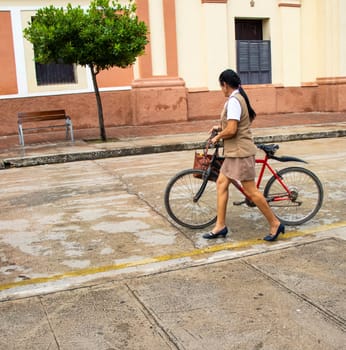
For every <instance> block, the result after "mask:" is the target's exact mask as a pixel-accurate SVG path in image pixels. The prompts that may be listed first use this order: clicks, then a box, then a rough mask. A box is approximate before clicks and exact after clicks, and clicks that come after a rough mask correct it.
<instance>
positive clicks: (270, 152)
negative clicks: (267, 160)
mask: <svg viewBox="0 0 346 350" xmlns="http://www.w3.org/2000/svg"><path fill="white" fill-rule="evenodd" d="M257 148H259V149H261V150H262V151H263V152H265V153H266V154H267V156H268V157H271V156H273V155H274V154H275V152H276V151H277V150H278V149H279V145H276V144H274V143H272V144H270V145H264V144H260V145H257Z"/></svg>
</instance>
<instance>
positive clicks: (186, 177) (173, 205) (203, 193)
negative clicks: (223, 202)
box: [164, 169, 216, 229]
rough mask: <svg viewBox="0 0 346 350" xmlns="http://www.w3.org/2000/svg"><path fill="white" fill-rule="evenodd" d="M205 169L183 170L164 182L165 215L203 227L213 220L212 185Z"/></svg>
mask: <svg viewBox="0 0 346 350" xmlns="http://www.w3.org/2000/svg"><path fill="white" fill-rule="evenodd" d="M204 177H205V172H204V171H203V170H198V169H187V170H183V171H181V172H180V173H178V174H177V175H175V176H174V177H173V178H172V179H171V180H170V181H169V183H168V184H167V187H166V190H165V195H164V201H165V206H166V210H167V213H168V215H169V216H170V217H171V218H172V219H173V220H174V221H175V222H177V223H178V224H179V225H181V226H184V227H187V228H191V229H201V228H205V227H207V226H209V225H211V224H213V223H214V222H215V221H216V185H215V182H213V181H206V180H204Z"/></svg>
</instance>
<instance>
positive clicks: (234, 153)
mask: <svg viewBox="0 0 346 350" xmlns="http://www.w3.org/2000/svg"><path fill="white" fill-rule="evenodd" d="M219 82H220V86H221V89H222V91H223V93H224V95H225V96H226V97H228V100H227V102H226V104H225V106H224V109H223V111H222V114H221V125H220V126H214V127H213V128H212V129H211V132H212V131H218V134H217V135H216V136H215V137H214V138H212V140H211V142H212V143H217V142H218V141H219V140H220V139H222V140H223V143H224V156H225V160H224V162H223V165H222V167H221V169H220V174H219V177H218V179H217V182H216V186H217V220H216V223H215V226H214V228H213V229H212V231H211V232H209V233H206V234H204V235H203V238H206V239H214V238H218V237H225V236H226V235H227V233H228V228H227V226H226V209H227V203H228V195H229V190H228V189H229V185H230V183H231V179H235V180H238V181H240V182H241V184H242V186H243V188H244V190H245V193H246V195H247V196H248V197H249V198H250V199H251V200H252V201H253V202H254V203H255V204H256V206H257V208H258V209H259V210H260V211H261V212H262V214H263V215H264V216H265V218H266V219H267V221H268V223H269V234H267V235H266V236H265V237H264V238H263V239H264V240H266V241H275V240H276V239H277V237H278V236H279V234H280V233H285V227H284V225H282V224H281V223H280V221H279V220H278V219H277V218H276V216H275V215H274V213H273V212H272V210H271V208H270V206H269V205H268V203H267V201H266V199H265V198H264V196H263V194H262V193H261V192H260V191H259V190H258V189H257V187H256V183H255V176H256V173H255V154H256V150H257V148H256V146H255V144H254V142H253V139H252V135H251V131H250V125H251V122H252V121H253V120H254V118H255V117H256V113H255V111H254V110H253V109H252V107H251V105H250V101H249V99H248V96H247V95H246V93H245V91H244V90H243V88H242V87H241V82H240V78H239V76H238V74H237V73H236V72H234V71H233V70H231V69H227V70H225V71H223V72H222V73H221V75H220V77H219Z"/></svg>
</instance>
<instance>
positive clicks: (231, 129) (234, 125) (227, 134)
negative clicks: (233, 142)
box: [211, 119, 238, 143]
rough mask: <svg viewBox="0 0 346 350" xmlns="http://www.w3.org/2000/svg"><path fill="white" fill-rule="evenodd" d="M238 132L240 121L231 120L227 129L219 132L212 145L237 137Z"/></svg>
mask: <svg viewBox="0 0 346 350" xmlns="http://www.w3.org/2000/svg"><path fill="white" fill-rule="evenodd" d="M237 130H238V120H235V119H230V120H228V121H227V125H226V127H225V129H223V130H222V131H221V132H219V133H218V134H217V135H216V136H215V137H214V138H212V140H211V142H212V143H217V142H218V141H220V139H224V140H225V139H230V138H232V137H234V136H235V134H236V133H237Z"/></svg>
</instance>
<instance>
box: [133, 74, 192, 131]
mask: <svg viewBox="0 0 346 350" xmlns="http://www.w3.org/2000/svg"><path fill="white" fill-rule="evenodd" d="M131 106H132V124H133V125H146V124H155V123H167V122H177V121H186V120H187V118H188V116H187V89H186V87H185V82H184V80H183V79H181V78H178V77H154V78H147V79H139V80H135V81H133V83H132V91H131Z"/></svg>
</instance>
